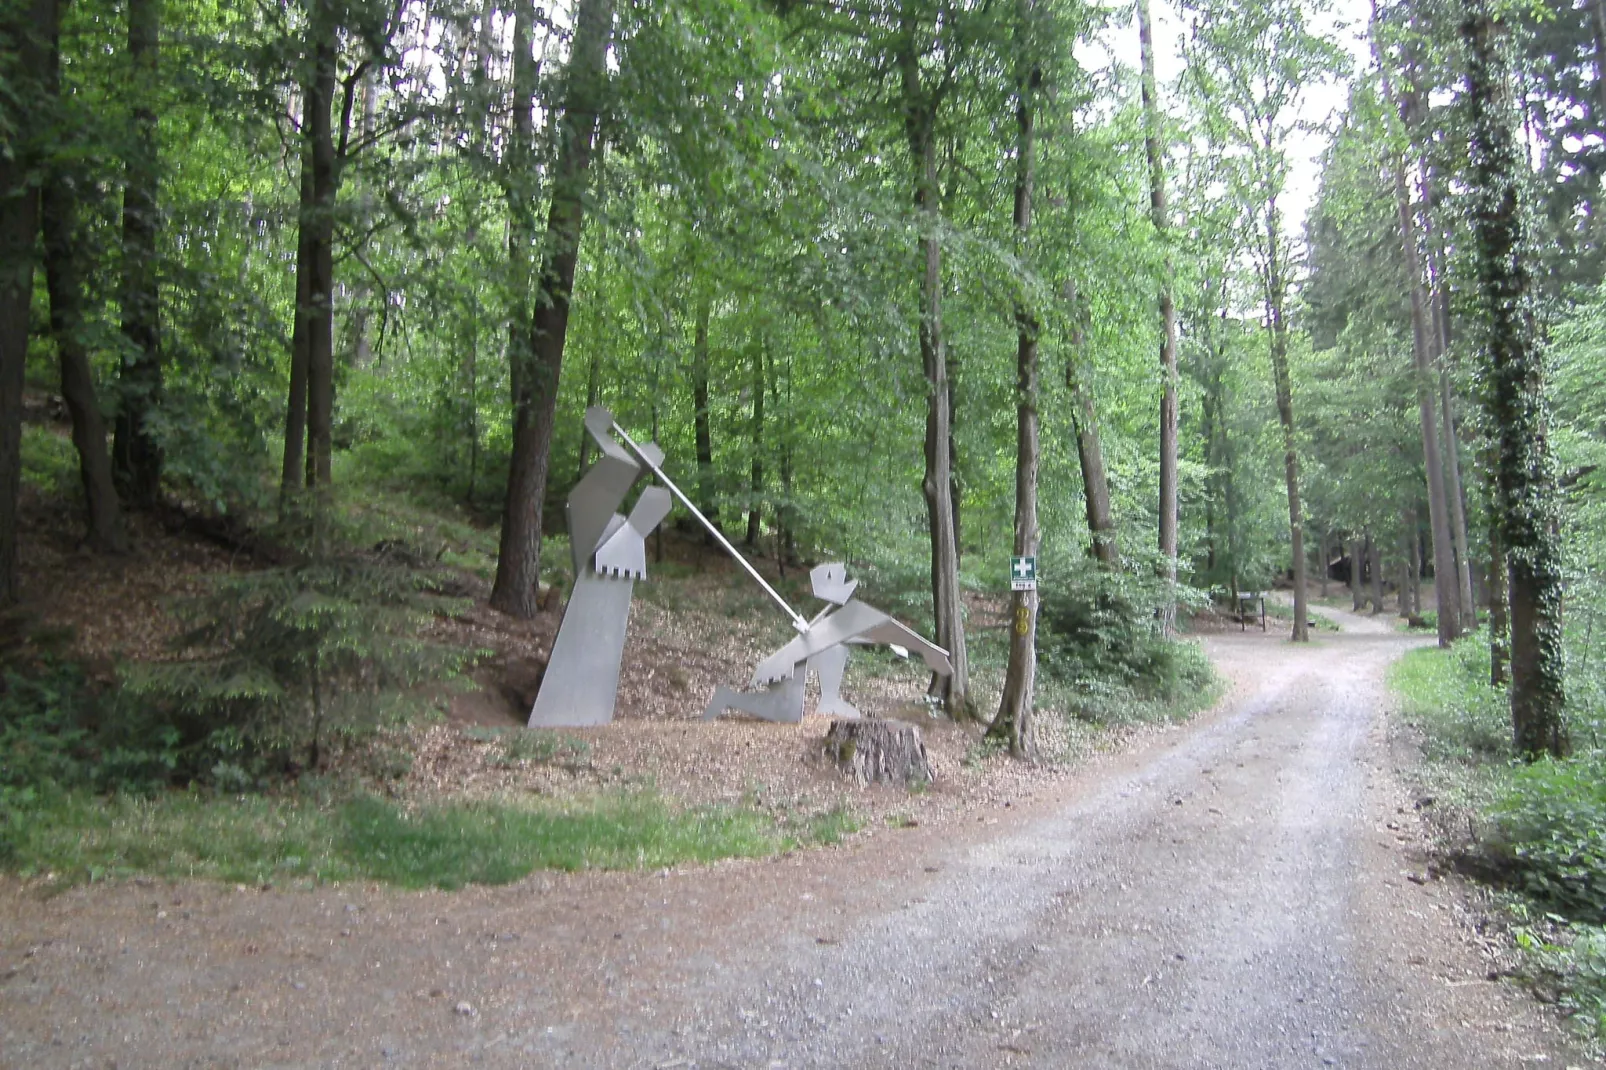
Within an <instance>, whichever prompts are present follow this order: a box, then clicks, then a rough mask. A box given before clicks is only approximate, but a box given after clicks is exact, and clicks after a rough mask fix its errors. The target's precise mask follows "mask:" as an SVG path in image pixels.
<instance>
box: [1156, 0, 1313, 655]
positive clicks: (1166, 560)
mask: <svg viewBox="0 0 1606 1070" xmlns="http://www.w3.org/2000/svg"><path fill="white" fill-rule="evenodd" d="M1138 48H1139V52H1140V55H1141V60H1142V65H1143V149H1144V154H1145V156H1147V158H1148V164H1149V219H1150V222H1152V223H1153V224H1154V230H1155V233H1156V235H1158V237H1159V240H1160V243H1161V245H1162V246H1164V245H1165V244H1166V242H1167V241H1168V233H1169V229H1170V222H1169V220H1168V219H1167V218H1166V203H1165V147H1164V144H1163V141H1162V133H1163V131H1162V123H1161V116H1160V99H1159V96H1160V95H1159V90H1158V89H1157V88H1156V86H1155V78H1154V34H1153V31H1152V30H1151V28H1150V24H1149V0H1138ZM1171 291H1172V280H1171V255H1170V252H1169V250H1167V251H1166V253H1165V265H1164V267H1163V269H1162V271H1161V278H1160V302H1159V304H1160V377H1161V386H1160V525H1159V529H1160V530H1159V536H1160V538H1159V545H1160V557H1161V558H1162V559H1163V564H1162V567H1163V568H1164V569H1165V578H1166V584H1167V588H1168V590H1167V593H1166V602H1165V604H1164V605H1163V606H1162V607H1161V619H1162V621H1163V623H1164V626H1165V629H1166V630H1167V631H1170V630H1172V629H1173V628H1174V627H1175V625H1176V615H1177V604H1176V593H1175V590H1174V588H1175V587H1176V582H1177V309H1176V303H1175V301H1174V299H1173V297H1172V292H1171ZM1296 552H1297V551H1296Z"/></svg>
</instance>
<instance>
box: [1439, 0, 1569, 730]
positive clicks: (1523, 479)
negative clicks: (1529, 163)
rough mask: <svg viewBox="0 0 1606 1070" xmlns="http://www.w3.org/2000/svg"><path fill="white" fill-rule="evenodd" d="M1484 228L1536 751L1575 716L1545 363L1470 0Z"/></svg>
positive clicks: (1488, 47) (1502, 488) (1496, 55)
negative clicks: (1569, 710)
mask: <svg viewBox="0 0 1606 1070" xmlns="http://www.w3.org/2000/svg"><path fill="white" fill-rule="evenodd" d="M1461 30H1462V36H1463V37H1464V38H1465V40H1466V44H1467V53H1468V56H1467V59H1468V62H1467V97H1466V99H1467V104H1468V111H1469V116H1470V119H1471V137H1470V147H1471V158H1472V192H1473V199H1474V206H1475V207H1474V212H1473V233H1474V236H1475V239H1476V242H1477V246H1476V261H1477V273H1478V291H1477V292H1478V303H1479V306H1480V311H1481V313H1482V315H1483V317H1484V320H1485V323H1484V331H1485V343H1484V344H1485V354H1484V363H1485V367H1484V369H1483V374H1484V385H1483V403H1484V408H1485V412H1486V415H1487V419H1488V424H1489V428H1490V432H1491V434H1492V436H1493V439H1494V474H1495V488H1496V500H1495V522H1496V524H1497V525H1498V529H1497V530H1498V534H1499V539H1500V546H1501V548H1502V549H1503V550H1504V553H1505V558H1506V567H1507V571H1508V573H1509V596H1510V613H1511V620H1510V627H1511V685H1510V695H1511V723H1512V734H1513V737H1514V740H1515V743H1516V749H1517V752H1518V753H1519V754H1521V755H1523V756H1524V757H1526V758H1530V759H1531V758H1535V757H1538V756H1540V755H1544V754H1551V755H1556V756H1561V755H1564V754H1566V753H1567V752H1568V750H1569V740H1568V735H1567V724H1566V720H1565V718H1564V711H1565V704H1566V687H1565V678H1564V667H1563V656H1562V641H1561V640H1562V632H1561V624H1562V621H1561V606H1562V575H1561V553H1560V547H1559V546H1558V536H1557V534H1556V532H1557V527H1558V525H1557V515H1556V502H1555V495H1556V486H1555V477H1554V474H1553V472H1552V468H1551V457H1550V450H1549V446H1548V444H1547V443H1546V439H1545V396H1544V362H1543V356H1542V354H1541V352H1540V349H1539V347H1538V345H1537V344H1536V341H1535V337H1534V326H1533V320H1532V315H1531V312H1530V309H1529V306H1528V292H1529V276H1528V265H1527V262H1526V260H1525V258H1524V255H1523V251H1522V246H1523V241H1524V234H1523V226H1524V219H1523V214H1522V207H1521V203H1520V196H1519V188H1520V185H1519V183H1520V177H1519V176H1520V175H1521V173H1522V172H1521V168H1522V167H1524V166H1525V163H1524V161H1523V160H1522V157H1521V155H1520V153H1519V150H1518V148H1517V144H1516V139H1515V137H1514V136H1513V132H1512V122H1513V119H1512V105H1511V100H1510V97H1509V94H1508V90H1507V86H1508V85H1509V77H1508V73H1509V72H1508V71H1507V68H1506V61H1505V58H1504V55H1503V54H1502V51H1501V44H1500V41H1499V40H1498V30H1497V24H1496V22H1495V20H1494V18H1493V16H1492V15H1491V14H1490V11H1489V7H1488V3H1487V0H1465V2H1464V6H1463V22H1462V27H1461Z"/></svg>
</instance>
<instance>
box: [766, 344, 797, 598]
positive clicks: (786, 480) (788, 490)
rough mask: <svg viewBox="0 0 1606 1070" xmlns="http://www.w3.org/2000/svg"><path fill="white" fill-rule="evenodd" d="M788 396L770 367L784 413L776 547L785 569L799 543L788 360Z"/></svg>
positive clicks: (772, 394) (774, 398) (779, 449)
mask: <svg viewBox="0 0 1606 1070" xmlns="http://www.w3.org/2000/svg"><path fill="white" fill-rule="evenodd" d="M784 367H785V377H786V397H785V398H782V397H781V376H780V375H778V374H777V373H776V370H775V367H774V365H773V363H772V364H771V366H770V400H771V401H773V402H774V403H775V409H776V411H777V412H778V413H780V420H779V427H778V431H777V434H778V437H779V439H780V441H779V442H778V443H777V444H776V452H777V453H779V454H780V466H781V500H780V501H779V502H778V503H777V504H776V506H775V544H776V547H777V551H776V557H777V558H778V563H779V565H780V566H781V568H782V569H783V571H782V575H783V576H784V575H785V572H784V569H785V568H786V566H788V565H792V564H795V563H796V562H797V544H796V532H795V530H794V528H795V525H794V523H793V519H792V518H793V513H792V402H791V398H792V362H791V358H790V357H787V359H786V361H785V363H784Z"/></svg>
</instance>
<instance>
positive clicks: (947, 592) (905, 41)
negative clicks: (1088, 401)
mask: <svg viewBox="0 0 1606 1070" xmlns="http://www.w3.org/2000/svg"><path fill="white" fill-rule="evenodd" d="M901 30H902V32H901V34H900V35H899V37H900V39H899V44H898V56H897V61H898V68H899V75H900V82H901V86H900V88H901V92H902V98H903V110H904V128H905V132H906V134H907V137H908V143H909V156H910V162H911V164H912V166H913V171H914V174H913V176H912V177H913V178H914V203H915V211H916V213H917V215H918V218H919V220H920V240H919V248H920V259H921V265H922V271H921V279H920V362H921V365H922V367H923V368H924V371H925V374H926V444H925V460H926V470H925V476H924V478H923V479H922V481H921V490H922V492H923V493H924V495H925V499H926V520H927V529H928V531H929V533H930V536H931V594H932V614H933V617H934V623H933V631H934V632H935V633H936V634H935V636H934V639H935V641H936V643H937V645H938V646H940V647H943V648H944V649H946V650H947V651H948V658H949V661H950V662H951V663H952V665H953V673H952V675H950V676H947V677H940V676H936V675H935V674H934V675H933V678H932V681H931V688H930V690H931V693H932V695H933V696H935V697H937V698H940V699H941V700H942V701H943V704H944V705H945V706H946V707H947V709H948V712H949V715H950V716H952V717H955V718H957V719H963V718H969V717H972V716H974V713H975V711H974V706H973V704H972V702H971V698H970V663H969V659H968V658H967V656H966V651H965V620H964V606H963V604H962V602H961V600H960V594H959V546H958V541H957V536H956V533H955V530H954V501H953V472H952V454H951V452H950V446H949V435H950V428H949V422H950V417H951V413H950V412H949V407H948V406H949V397H950V395H949V390H948V360H947V353H946V348H945V344H944V339H943V326H942V238H941V230H942V201H941V193H942V190H941V187H940V185H939V184H938V181H937V135H936V101H935V100H934V99H932V95H931V94H930V92H929V91H928V90H927V88H926V87H925V86H924V85H923V84H922V77H923V75H922V72H921V69H920V55H919V53H918V52H917V46H916V43H915V38H916V28H915V25H914V15H913V13H912V12H911V11H909V10H908V9H907V8H906V9H905V11H904V14H903V16H902V26H901Z"/></svg>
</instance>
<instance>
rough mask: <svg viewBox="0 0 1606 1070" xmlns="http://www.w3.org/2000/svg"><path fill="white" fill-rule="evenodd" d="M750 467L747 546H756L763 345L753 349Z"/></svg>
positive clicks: (761, 464) (761, 480)
mask: <svg viewBox="0 0 1606 1070" xmlns="http://www.w3.org/2000/svg"><path fill="white" fill-rule="evenodd" d="M751 445H752V450H753V457H752V467H751V468H750V469H749V470H748V483H747V490H748V505H747V539H746V543H747V546H748V547H749V548H750V549H751V548H752V547H755V546H757V545H758V535H759V516H760V506H759V503H760V501H761V499H762V498H763V496H764V344H763V342H762V341H760V342H758V343H757V344H756V345H755V346H754V347H753V427H752V439H751Z"/></svg>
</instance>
